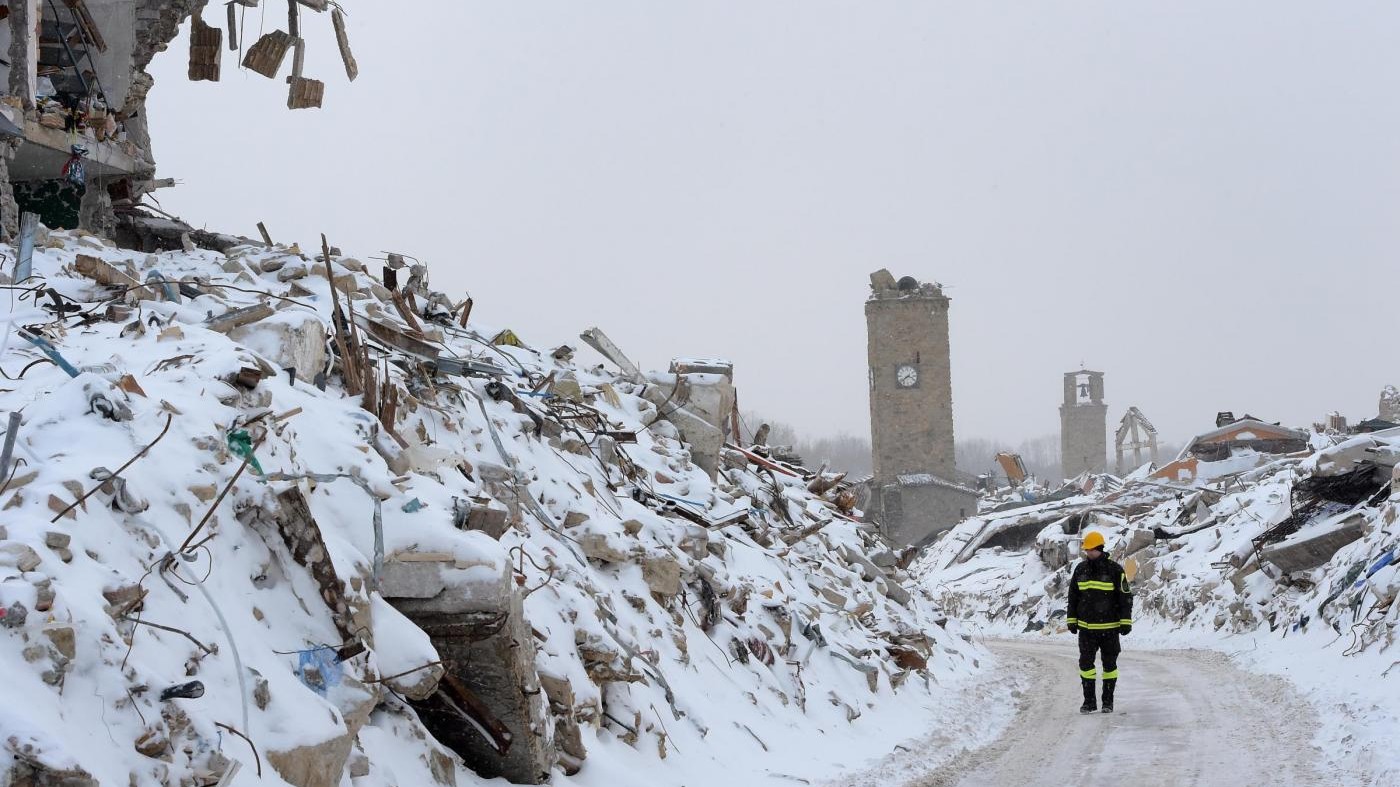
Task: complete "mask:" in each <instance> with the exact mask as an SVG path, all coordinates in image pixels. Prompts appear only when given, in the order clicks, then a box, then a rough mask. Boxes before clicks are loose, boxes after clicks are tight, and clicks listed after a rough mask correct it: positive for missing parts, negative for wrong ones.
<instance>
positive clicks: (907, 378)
mask: <svg viewBox="0 0 1400 787" xmlns="http://www.w3.org/2000/svg"><path fill="white" fill-rule="evenodd" d="M894 379H895V382H897V383H899V387H900V388H913V387H914V386H915V385H916V384H917V383H918V382H919V370H918V369H915V368H914V367H912V366H909V365H907V364H906V365H904V366H901V367H899V368H898V369H895V370H894Z"/></svg>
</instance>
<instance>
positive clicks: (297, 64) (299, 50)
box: [287, 36, 306, 84]
mask: <svg viewBox="0 0 1400 787" xmlns="http://www.w3.org/2000/svg"><path fill="white" fill-rule="evenodd" d="M305 66H306V39H305V38H302V37H301V36H297V37H296V38H295V39H294V40H293V41H292V75H291V76H289V77H287V84H292V83H293V82H294V81H296V80H298V79H301V70H302V68H304V67H305Z"/></svg>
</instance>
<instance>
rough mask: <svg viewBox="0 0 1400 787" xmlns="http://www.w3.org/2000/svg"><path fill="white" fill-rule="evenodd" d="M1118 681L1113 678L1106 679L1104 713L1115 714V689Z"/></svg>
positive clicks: (1104, 685)
mask: <svg viewBox="0 0 1400 787" xmlns="http://www.w3.org/2000/svg"><path fill="white" fill-rule="evenodd" d="M1117 683H1118V681H1117V680H1115V679H1113V678H1106V679H1105V680H1104V682H1103V712H1104V713H1112V712H1113V687H1114V686H1115V685H1117Z"/></svg>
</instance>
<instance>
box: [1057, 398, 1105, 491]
mask: <svg viewBox="0 0 1400 787" xmlns="http://www.w3.org/2000/svg"><path fill="white" fill-rule="evenodd" d="M1060 463H1061V468H1062V470H1061V472H1062V473H1064V476H1065V478H1074V477H1075V476H1077V475H1079V474H1080V473H1083V472H1086V471H1087V472H1090V473H1104V472H1107V471H1108V405H1106V404H1102V403H1100V404H1076V405H1060Z"/></svg>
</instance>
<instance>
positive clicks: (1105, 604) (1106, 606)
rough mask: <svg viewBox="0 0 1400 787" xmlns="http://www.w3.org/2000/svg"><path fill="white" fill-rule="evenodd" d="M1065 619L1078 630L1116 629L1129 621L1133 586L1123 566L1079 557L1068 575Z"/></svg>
mask: <svg viewBox="0 0 1400 787" xmlns="http://www.w3.org/2000/svg"><path fill="white" fill-rule="evenodd" d="M1067 612H1068V615H1067V617H1066V620H1065V623H1067V624H1075V625H1077V626H1079V630H1080V631H1117V630H1118V629H1119V628H1121V627H1122V626H1131V625H1133V590H1132V588H1131V587H1129V586H1128V577H1127V575H1126V574H1124V573H1123V567H1122V566H1120V565H1118V564H1117V563H1115V562H1113V561H1112V560H1109V559H1108V553H1107V552H1105V553H1104V554H1103V557H1100V558H1099V559H1098V560H1088V559H1085V560H1081V561H1079V565H1077V566H1075V567H1074V573H1073V574H1071V575H1070V578H1069V608H1068V610H1067Z"/></svg>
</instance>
